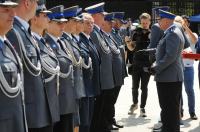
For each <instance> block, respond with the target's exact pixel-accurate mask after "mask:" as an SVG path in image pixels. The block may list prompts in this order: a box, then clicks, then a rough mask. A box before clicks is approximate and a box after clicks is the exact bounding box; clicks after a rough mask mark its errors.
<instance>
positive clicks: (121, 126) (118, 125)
mask: <svg viewBox="0 0 200 132" xmlns="http://www.w3.org/2000/svg"><path fill="white" fill-rule="evenodd" d="M113 126H116V127H118V128H123V127H124V126H123V125H120V124H117V123H116V122H115V123H113Z"/></svg>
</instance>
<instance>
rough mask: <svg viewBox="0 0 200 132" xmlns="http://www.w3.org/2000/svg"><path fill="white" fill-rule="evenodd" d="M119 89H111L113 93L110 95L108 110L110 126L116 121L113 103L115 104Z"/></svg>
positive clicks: (117, 87)
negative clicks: (110, 105)
mask: <svg viewBox="0 0 200 132" xmlns="http://www.w3.org/2000/svg"><path fill="white" fill-rule="evenodd" d="M120 89H121V86H116V87H115V88H114V89H113V93H111V94H112V97H111V103H112V108H111V110H110V115H111V119H109V120H110V123H111V124H114V123H116V120H115V103H116V102H117V98H118V96H119V92H120ZM108 114H109V113H108Z"/></svg>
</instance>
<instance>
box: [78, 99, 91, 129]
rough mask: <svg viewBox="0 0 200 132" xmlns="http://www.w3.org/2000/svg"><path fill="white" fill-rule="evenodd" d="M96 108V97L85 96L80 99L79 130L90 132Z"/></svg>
mask: <svg viewBox="0 0 200 132" xmlns="http://www.w3.org/2000/svg"><path fill="white" fill-rule="evenodd" d="M93 110H94V97H83V98H82V99H81V101H80V109H79V114H80V126H79V132H89V131H90V125H91V120H92V116H93Z"/></svg>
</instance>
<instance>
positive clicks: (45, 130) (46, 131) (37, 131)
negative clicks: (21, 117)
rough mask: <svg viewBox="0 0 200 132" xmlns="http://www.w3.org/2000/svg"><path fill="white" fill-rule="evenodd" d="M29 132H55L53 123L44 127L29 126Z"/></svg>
mask: <svg viewBox="0 0 200 132" xmlns="http://www.w3.org/2000/svg"><path fill="white" fill-rule="evenodd" d="M28 131H29V132H53V125H49V126H46V127H42V128H29V129H28Z"/></svg>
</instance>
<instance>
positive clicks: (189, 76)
mask: <svg viewBox="0 0 200 132" xmlns="http://www.w3.org/2000/svg"><path fill="white" fill-rule="evenodd" d="M184 85H185V92H186V94H187V98H188V107H189V113H190V114H191V113H195V109H194V108H195V95H194V88H193V85H194V67H193V66H192V67H185V70H184Z"/></svg>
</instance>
